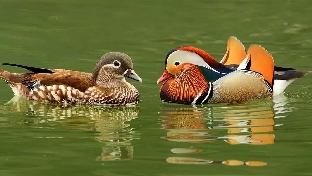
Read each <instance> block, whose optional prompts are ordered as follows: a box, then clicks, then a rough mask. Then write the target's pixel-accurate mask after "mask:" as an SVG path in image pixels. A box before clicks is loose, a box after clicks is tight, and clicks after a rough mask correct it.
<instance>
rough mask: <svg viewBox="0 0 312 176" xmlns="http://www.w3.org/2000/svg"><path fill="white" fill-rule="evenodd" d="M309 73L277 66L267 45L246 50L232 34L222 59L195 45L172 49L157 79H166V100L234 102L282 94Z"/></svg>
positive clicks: (163, 86)
mask: <svg viewBox="0 0 312 176" xmlns="http://www.w3.org/2000/svg"><path fill="white" fill-rule="evenodd" d="M246 55H247V57H246ZM239 64H240V65H239ZM307 73H309V72H299V71H295V70H294V69H291V68H282V67H274V61H273V58H272V56H271V55H270V54H269V53H268V52H267V51H266V50H265V49H264V48H262V47H261V46H258V45H252V46H251V47H250V48H249V50H248V52H247V53H246V52H245V48H244V46H243V45H242V44H241V43H240V42H239V41H238V40H237V39H236V38H235V37H230V38H229V40H228V47H227V52H226V54H225V56H224V57H223V59H222V60H221V63H218V62H217V61H216V60H215V59H214V58H212V57H211V56H210V55H209V54H208V53H206V52H205V51H203V50H201V49H198V48H195V47H192V46H186V47H179V48H177V49H174V50H172V51H171V52H170V53H169V54H168V55H167V58H166V70H165V71H164V73H163V75H162V76H161V77H160V78H159V79H158V81H157V83H161V82H165V83H164V84H163V85H162V87H161V92H160V97H161V99H162V100H163V101H169V102H176V103H184V104H190V103H196V104H200V103H231V102H242V101H247V100H252V99H257V98H262V97H268V96H272V95H273V94H274V95H277V94H280V93H282V92H283V91H284V90H285V88H286V87H287V86H288V85H289V84H290V83H291V82H292V81H294V80H295V79H296V78H298V77H302V76H304V75H305V74H307ZM273 78H274V79H273ZM251 83H252V84H251Z"/></svg>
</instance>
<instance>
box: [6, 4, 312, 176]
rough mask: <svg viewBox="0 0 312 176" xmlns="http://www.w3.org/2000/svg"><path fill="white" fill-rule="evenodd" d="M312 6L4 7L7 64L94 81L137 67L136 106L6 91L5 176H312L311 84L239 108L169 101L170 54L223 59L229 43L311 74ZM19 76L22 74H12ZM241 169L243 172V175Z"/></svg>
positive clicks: (295, 85)
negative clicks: (124, 62)
mask: <svg viewBox="0 0 312 176" xmlns="http://www.w3.org/2000/svg"><path fill="white" fill-rule="evenodd" d="M310 4H311V2H310V0H298V1H297V0H296V1H295V0H285V1H269V0H254V1H252V0H250V1H248V0H239V1H234V0H233V1H230V0H220V1H217V0H215V1H214V0H209V1H208V0H207V1H204V0H194V1H185V0H180V1H178V0H172V1H164V0H161V1H143V0H131V1H130V0H129V1H126V0H124V1H122V0H116V1H100V0H89V1H83V0H45V1H43V0H28V1H22V0H1V2H0V61H1V62H11V63H19V64H24V65H33V66H38V67H47V68H67V69H74V70H81V71H86V72H89V71H91V70H92V69H93V66H94V65H95V62H96V61H97V60H98V58H99V57H100V56H101V55H103V54H104V53H106V52H108V51H122V52H125V53H127V54H129V55H130V56H131V57H132V59H133V61H134V68H135V71H136V72H137V73H138V74H139V75H140V76H141V77H142V78H143V83H138V82H134V81H132V80H129V82H131V83H132V84H134V85H135V86H136V87H137V88H138V89H139V91H140V94H141V99H142V102H141V103H140V104H139V105H138V106H137V107H128V108H101V107H88V106H73V107H67V108H62V107H59V106H56V105H45V104H38V103H35V102H29V101H15V102H14V101H11V103H10V104H6V105H5V103H7V102H8V101H10V100H11V98H12V97H13V93H12V92H11V89H10V88H9V87H8V86H7V85H6V83H5V82H0V90H1V92H0V103H1V105H0V141H1V145H0V175H8V176H11V175H14V176H17V175H23V176H24V175H312V168H311V157H312V150H311V147H312V139H311V133H312V130H311V126H312V120H311V115H310V114H311V110H310V109H311V105H312V93H311V91H310V90H311V89H312V86H311V82H312V75H308V76H306V77H305V78H302V79H300V80H297V81H295V82H294V83H292V85H291V86H290V87H289V88H287V90H286V93H285V96H280V97H276V98H274V100H271V99H265V100H258V101H253V102H248V103H243V104H239V105H232V106H229V105H224V104H221V105H206V106H198V107H192V106H185V105H173V104H172V105H171V104H165V103H161V102H160V100H159V98H158V97H159V94H158V92H159V87H160V86H159V85H156V80H157V78H158V77H159V76H160V75H161V73H162V71H163V68H164V59H165V56H166V54H167V52H168V51H170V50H171V49H173V48H174V47H177V46H180V45H194V46H197V47H200V48H203V49H205V50H206V51H208V52H209V53H210V54H212V55H213V56H214V57H216V58H218V59H220V58H221V57H222V55H223V54H224V52H225V48H226V40H227V38H228V37H229V36H231V35H235V36H237V37H238V38H239V39H240V40H241V41H242V42H243V43H244V44H245V45H246V47H248V45H250V44H252V43H257V44H261V45H262V46H264V47H265V48H267V49H268V50H269V51H270V52H271V53H272V54H273V56H274V58H275V63H276V64H277V65H279V66H284V67H295V68H296V69H299V70H304V71H307V70H312V62H311V58H310V57H311V56H312V40H311V37H312V21H311V17H310V16H311V15H312V12H311V10H312V6H311V5H310ZM1 68H5V69H7V70H10V71H14V72H22V71H23V70H21V69H18V68H9V67H4V66H2V67H1ZM233 165H236V166H233Z"/></svg>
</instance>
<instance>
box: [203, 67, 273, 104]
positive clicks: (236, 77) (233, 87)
mask: <svg viewBox="0 0 312 176" xmlns="http://www.w3.org/2000/svg"><path fill="white" fill-rule="evenodd" d="M271 96H272V89H271V87H270V85H269V84H268V83H267V82H266V81H265V80H264V79H263V77H262V75H261V74H259V73H256V72H252V71H235V72H232V73H230V74H228V75H226V76H224V77H222V78H220V79H218V80H217V81H215V82H213V96H212V97H211V99H210V100H209V102H208V103H239V102H244V101H249V100H254V99H260V98H265V97H271Z"/></svg>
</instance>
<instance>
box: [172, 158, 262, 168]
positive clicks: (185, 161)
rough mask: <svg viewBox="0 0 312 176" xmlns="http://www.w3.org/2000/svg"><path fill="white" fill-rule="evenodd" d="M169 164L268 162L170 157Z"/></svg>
mask: <svg viewBox="0 0 312 176" xmlns="http://www.w3.org/2000/svg"><path fill="white" fill-rule="evenodd" d="M166 161H167V162H168V163H172V164H196V165H203V164H224V165H227V166H242V165H246V166H258V167H259V166H265V165H267V163H266V162H263V161H240V160H225V161H217V160H209V159H200V158H188V157H168V158H167V159H166Z"/></svg>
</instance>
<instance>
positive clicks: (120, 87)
mask: <svg viewBox="0 0 312 176" xmlns="http://www.w3.org/2000/svg"><path fill="white" fill-rule="evenodd" d="M3 65H9V66H17V67H21V68H24V69H27V70H29V71H31V73H25V74H17V73H10V72H7V71H5V70H2V69H0V78H1V79H3V80H4V81H6V82H7V83H8V84H9V85H10V86H11V88H12V90H13V92H14V94H15V95H16V96H19V97H24V98H27V99H30V100H37V101H44V102H53V103H62V102H64V103H70V104H76V103H78V104H97V105H128V104H137V103H138V102H139V92H138V90H137V89H136V88H135V87H134V86H133V85H131V84H130V83H128V82H127V81H126V80H125V77H128V78H131V79H134V80H137V81H140V82H142V79H141V78H140V77H139V76H138V75H137V74H136V73H135V72H134V70H133V63H132V60H131V58H130V57H129V56H128V55H127V54H124V53H120V52H109V53H107V54H105V55H103V56H102V57H101V58H100V60H99V61H98V62H97V64H96V66H95V68H94V70H93V72H92V73H86V72H79V71H73V70H65V69H45V68H36V67H29V66H23V65H18V64H8V63H4V64H3Z"/></svg>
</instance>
